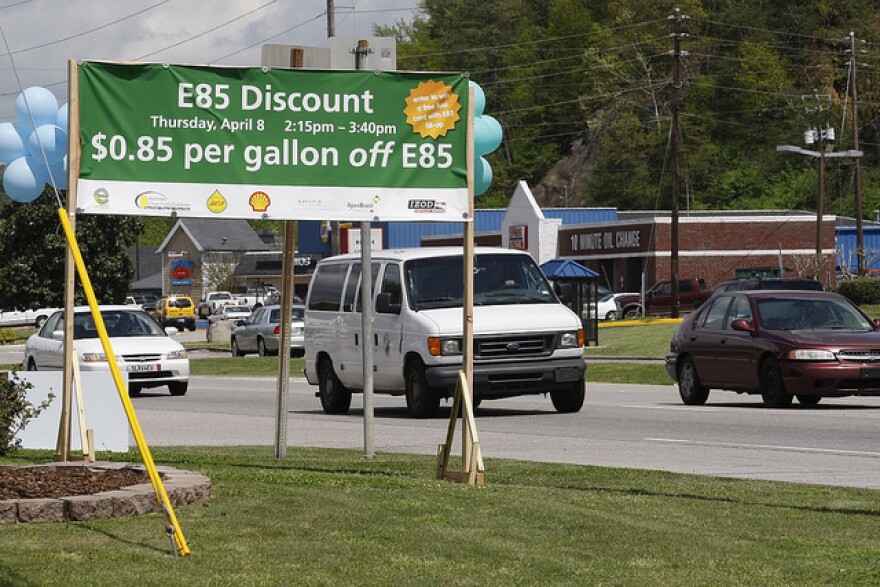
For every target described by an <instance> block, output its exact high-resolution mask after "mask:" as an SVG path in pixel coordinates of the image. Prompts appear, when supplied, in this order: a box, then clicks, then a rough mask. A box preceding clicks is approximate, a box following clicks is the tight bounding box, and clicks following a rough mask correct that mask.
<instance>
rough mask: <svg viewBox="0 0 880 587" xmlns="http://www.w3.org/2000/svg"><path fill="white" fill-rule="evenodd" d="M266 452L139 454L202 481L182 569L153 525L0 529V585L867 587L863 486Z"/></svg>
mask: <svg viewBox="0 0 880 587" xmlns="http://www.w3.org/2000/svg"><path fill="white" fill-rule="evenodd" d="M272 452H273V451H272V449H271V447H235V448H228V447H224V448H216V447H215V448H198V447H186V448H161V449H156V450H155V451H154V456H155V458H156V461H157V462H158V463H160V464H164V465H170V466H174V467H177V468H180V469H186V470H196V471H199V472H201V473H204V474H206V475H208V476H209V477H210V478H211V480H212V486H213V487H212V493H213V499H211V500H210V501H208V502H205V503H200V504H192V505H188V506H181V507H179V508H177V509H176V510H175V513H176V514H177V517H178V520H179V523H180V527H181V529H182V531H183V534H184V536H185V537H186V539H187V542H188V544H189V547H190V549H191V551H192V554H191V556H189V557H187V558H184V559H175V558H174V557H173V556H172V554H171V552H170V547H169V543H168V540H167V538H166V536H165V534H164V530H163V522H162V519H161V517H160V516H159V515H156V514H152V515H146V516H137V517H132V518H121V519H109V520H94V521H89V522H79V523H64V524H31V525H26V524H21V525H12V526H0V544H3V547H2V548H0V585H71V584H77V585H97V586H101V585H183V584H188V585H444V586H445V585H504V586H507V585H539V584H540V585H577V586H581V585H600V584H605V585H876V584H878V583H880V562H878V561H880V539H878V536H877V524H878V518H880V500H878V493H877V492H875V491H869V490H857V489H842V488H832V487H820V486H809V485H798V484H786V483H774V482H764V481H742V480H724V479H717V478H711V477H698V476H690V475H678V474H672V473H664V472H654V471H636V470H624V469H609V468H601V467H585V466H574V465H548V464H540V463H525V462H514V461H507V460H498V459H487V460H486V481H487V482H486V485H485V486H484V487H473V486H467V485H458V484H454V483H450V482H441V481H437V480H435V478H434V459H433V458H432V457H428V456H415V455H396V454H387V455H386V454H380V455H378V457H377V458H376V459H375V460H364V459H363V457H362V454H361V453H360V452H357V451H340V450H325V449H291V450H290V451H289V452H288V456H287V458H286V459H284V460H277V459H275V458H274V457H273V455H272ZM99 456H104V455H99ZM38 460H46V461H48V460H51V454H50V453H48V452H46V451H43V452H39V453H37V452H33V451H27V452H21V453H18V454H17V455H16V457H15V459H14V460H13V461H10V459H6V461H5V462H7V463H8V462H20V463H21V462H28V463H29V462H34V461H38ZM116 460H127V461H128V460H137V457H136V455H134V454H129V455H116Z"/></svg>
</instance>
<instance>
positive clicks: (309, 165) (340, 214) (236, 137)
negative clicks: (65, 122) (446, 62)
mask: <svg viewBox="0 0 880 587" xmlns="http://www.w3.org/2000/svg"><path fill="white" fill-rule="evenodd" d="M77 76H78V80H77V81H78V87H79V117H80V141H81V147H82V152H81V165H80V174H79V181H78V184H77V190H78V193H77V207H78V208H79V210H80V211H82V212H85V213H93V214H128V215H154V216H168V215H170V214H171V213H176V214H177V215H179V216H191V217H225V218H276V219H307V220H445V221H449V220H455V221H462V220H464V219H465V218H466V213H467V210H468V205H467V204H468V197H467V161H466V141H467V124H466V121H467V116H466V112H467V107H468V104H467V98H468V91H467V90H468V82H467V79H466V78H465V77H464V76H462V75H455V74H442V73H433V74H432V73H404V72H368V71H316V70H302V69H266V68H235V67H207V66H182V65H161V64H120V63H107V62H96V61H85V62H82V63H81V64H80V65H79V66H78V67H77Z"/></svg>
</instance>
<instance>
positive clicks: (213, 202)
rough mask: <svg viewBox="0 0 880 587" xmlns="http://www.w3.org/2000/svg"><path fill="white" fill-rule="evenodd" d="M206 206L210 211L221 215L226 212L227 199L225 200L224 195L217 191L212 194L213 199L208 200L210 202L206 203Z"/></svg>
mask: <svg viewBox="0 0 880 587" xmlns="http://www.w3.org/2000/svg"><path fill="white" fill-rule="evenodd" d="M205 204H206V205H207V206H208V210H210V211H211V212H213V213H214V214H219V213H220V212H223V211H224V210H226V198H224V197H223V194H221V193H220V192H219V191H217V190H215V191H214V193H213V194H211V197H209V198H208V201H207V202H205Z"/></svg>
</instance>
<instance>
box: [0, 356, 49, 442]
mask: <svg viewBox="0 0 880 587" xmlns="http://www.w3.org/2000/svg"><path fill="white" fill-rule="evenodd" d="M32 387H33V386H32V385H31V384H30V383H28V382H26V381H21V380H20V379H17V378H15V374H14V373H11V374H10V373H0V456H3V455H5V454H7V453H9V452H10V451H13V450H15V449H17V448H18V447H19V446H20V445H21V440H20V439H18V438H15V436H16V435H17V434H18V433H19V432H20V431H22V430H24V427H25V426H27V424H28V422H30V421H31V420H33V419H34V418H36V417H37V416H38V415H40V412H42V411H43V410H45V409H46V408H47V407H49V404H50V403H51V402H52V400H53V399H55V395H54V394H51V393H50V394H49V397H48V398H47V399H46V401H44V402H42V403H41V404H39V405H38V406H34V405H33V404H31V403H30V402H29V401H28V400H27V391H28V390H29V389H31V388H32Z"/></svg>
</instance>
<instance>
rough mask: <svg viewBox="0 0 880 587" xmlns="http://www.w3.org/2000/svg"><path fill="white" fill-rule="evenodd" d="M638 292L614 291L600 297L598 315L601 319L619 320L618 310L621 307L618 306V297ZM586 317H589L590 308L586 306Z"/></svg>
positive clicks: (584, 314) (584, 313) (597, 308)
mask: <svg viewBox="0 0 880 587" xmlns="http://www.w3.org/2000/svg"><path fill="white" fill-rule="evenodd" d="M632 295H638V294H631V293H612V294H606V295H605V296H604V297H602V298H600V299H599V301H598V302H597V303H596V316H597V317H598V318H599V320H617V317H618V311H619V310H620V308H619V307H618V306H617V298H619V297H622V296H632ZM583 317H584V318H589V315H588V309H587V308H586V306H585V307H584V312H583Z"/></svg>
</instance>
